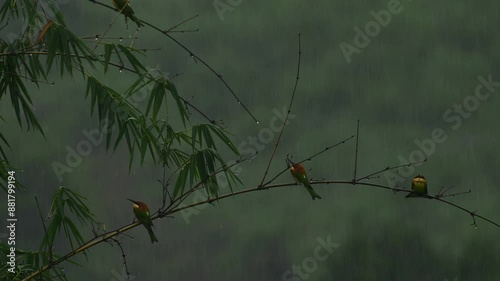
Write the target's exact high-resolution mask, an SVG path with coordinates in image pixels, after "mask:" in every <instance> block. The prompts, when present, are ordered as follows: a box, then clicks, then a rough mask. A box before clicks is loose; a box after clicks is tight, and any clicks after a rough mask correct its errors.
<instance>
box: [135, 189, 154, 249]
mask: <svg viewBox="0 0 500 281" xmlns="http://www.w3.org/2000/svg"><path fill="white" fill-rule="evenodd" d="M128 200H129V201H130V202H132V203H134V214H135V217H136V218H137V219H138V220H139V222H141V223H142V224H143V225H144V227H145V228H146V230H147V231H148V233H149V238H151V243H154V242H158V239H156V236H155V234H154V233H153V230H152V229H151V227H152V226H154V225H153V222H152V221H151V215H150V213H149V208H148V205H146V203H144V202H141V201H135V200H132V199H128Z"/></svg>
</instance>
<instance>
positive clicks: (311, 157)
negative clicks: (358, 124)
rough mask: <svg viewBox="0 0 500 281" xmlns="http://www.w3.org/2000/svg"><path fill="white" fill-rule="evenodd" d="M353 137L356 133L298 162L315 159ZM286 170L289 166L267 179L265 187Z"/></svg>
mask: <svg viewBox="0 0 500 281" xmlns="http://www.w3.org/2000/svg"><path fill="white" fill-rule="evenodd" d="M352 138H354V135H352V136H350V137H348V138H346V139H345V140H343V141H340V142H338V143H336V144H334V145H331V146H327V147H325V148H324V149H322V150H321V151H319V152H317V153H314V154H313V155H311V156H309V157H307V158H305V159H304V160H301V161H299V162H297V164H301V163H303V162H305V161H310V160H311V159H313V158H314V157H316V156H318V155H320V154H323V153H325V152H327V151H328V150H330V149H332V148H334V147H336V146H339V145H341V144H344V143H346V142H347V141H349V140H351V139H352ZM286 171H288V168H286V169H283V170H282V171H281V172H279V173H278V174H277V175H276V176H274V177H273V178H272V179H270V180H269V181H267V182H266V183H265V184H264V185H263V187H265V186H267V185H268V184H270V183H272V182H273V181H274V180H275V179H277V178H278V177H279V176H281V175H282V174H283V173H284V172H286Z"/></svg>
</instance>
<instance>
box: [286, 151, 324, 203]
mask: <svg viewBox="0 0 500 281" xmlns="http://www.w3.org/2000/svg"><path fill="white" fill-rule="evenodd" d="M287 162H288V166H289V167H290V173H291V174H292V177H293V178H294V180H295V182H296V183H297V184H302V185H303V186H304V187H305V188H306V189H307V191H308V192H309V194H311V197H312V199H313V200H314V199H316V198H318V199H321V196H319V195H318V193H316V191H314V189H313V188H312V186H311V183H310V182H309V178H308V177H307V173H306V169H305V168H304V166H302V164H300V163H297V164H294V163H293V162H292V160H290V159H287Z"/></svg>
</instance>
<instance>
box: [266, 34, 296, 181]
mask: <svg viewBox="0 0 500 281" xmlns="http://www.w3.org/2000/svg"><path fill="white" fill-rule="evenodd" d="M301 53H302V50H301V46H300V33H299V56H298V60H297V74H296V77H295V85H294V86H293V92H292V98H291V99H290V104H289V105H288V111H287V113H286V117H285V121H284V122H283V126H282V127H281V130H280V134H279V135H278V139H277V140H276V143H275V144H274V148H273V152H272V153H271V158H269V163H267V168H266V171H265V172H264V176H263V177H262V180H261V181H260V186H262V184H263V183H264V181H265V180H266V176H267V173H268V172H269V167H271V163H272V162H273V158H274V155H275V154H276V150H277V149H278V145H279V144H280V140H281V136H282V135H283V131H284V130H285V126H286V125H287V122H288V117H289V116H290V112H291V111H292V105H293V101H294V99H295V93H296V92H297V85H298V84H299V74H300V57H301Z"/></svg>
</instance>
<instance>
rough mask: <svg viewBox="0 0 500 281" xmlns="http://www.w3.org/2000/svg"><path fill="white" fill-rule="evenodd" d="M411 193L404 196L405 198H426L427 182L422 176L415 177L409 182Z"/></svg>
mask: <svg viewBox="0 0 500 281" xmlns="http://www.w3.org/2000/svg"><path fill="white" fill-rule="evenodd" d="M411 191H412V192H410V193H409V194H408V195H406V198H410V197H426V198H428V196H427V181H426V180H425V177H424V176H422V175H417V176H415V178H413V180H412V181H411Z"/></svg>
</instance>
